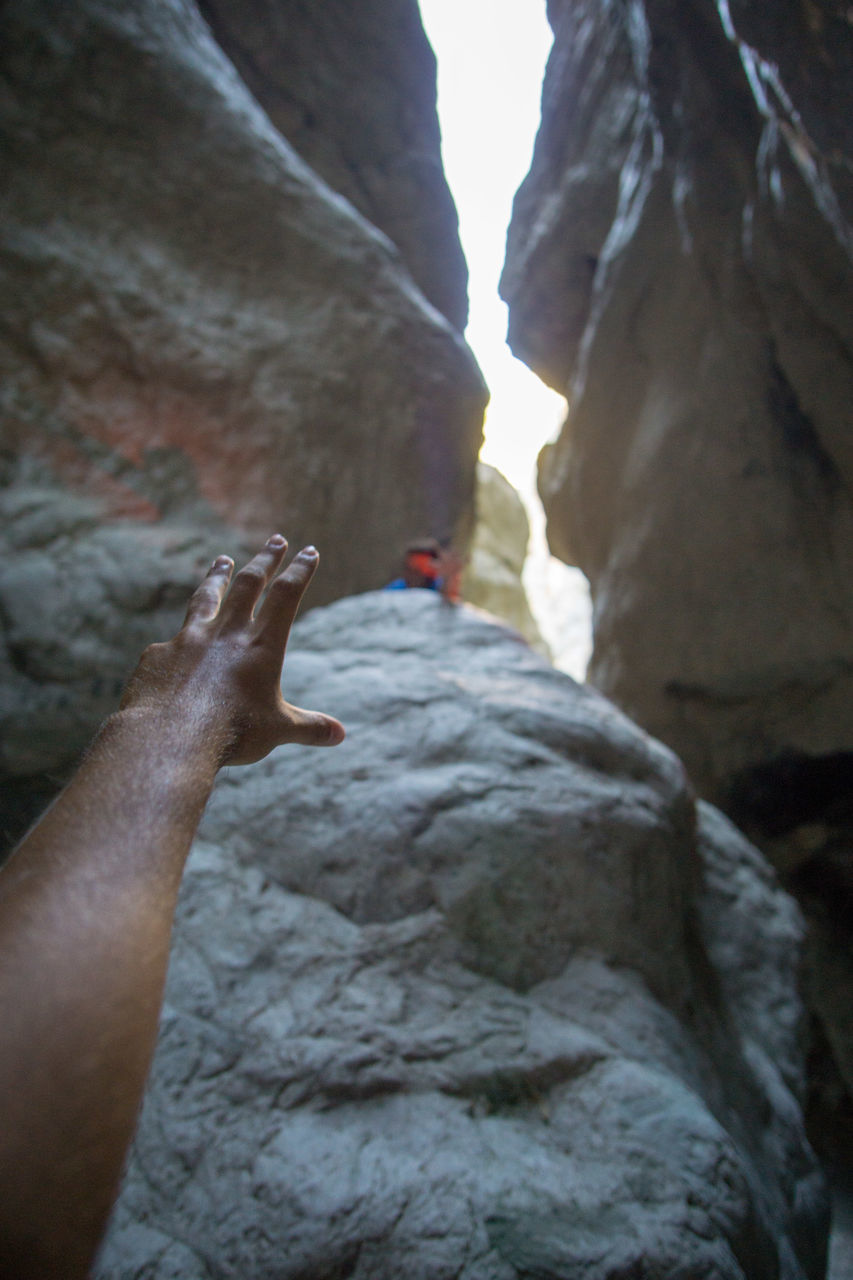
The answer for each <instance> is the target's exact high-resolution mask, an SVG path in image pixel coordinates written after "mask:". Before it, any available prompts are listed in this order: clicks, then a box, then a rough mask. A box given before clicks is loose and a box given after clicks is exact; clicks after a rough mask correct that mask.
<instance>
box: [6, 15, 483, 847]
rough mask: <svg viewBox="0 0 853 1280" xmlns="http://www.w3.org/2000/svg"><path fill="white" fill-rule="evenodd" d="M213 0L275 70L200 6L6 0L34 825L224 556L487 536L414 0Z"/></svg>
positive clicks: (17, 634)
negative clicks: (147, 648)
mask: <svg viewBox="0 0 853 1280" xmlns="http://www.w3.org/2000/svg"><path fill="white" fill-rule="evenodd" d="M204 11H205V13H207V14H208V15H209V16H210V19H211V22H213V23H214V25H215V27H216V29H217V30H220V29H223V30H225V36H227V39H226V38H225V36H223V41H224V44H225V45H226V46H227V47H228V48H229V49H232V50H233V51H234V56H235V59H236V61H237V64H239V66H240V67H241V68H242V67H243V66H244V65H246V64H248V63H250V64H251V66H250V67H249V70H248V71H247V76H248V78H247V79H246V80H244V79H242V78H241V76H240V74H238V70H237V69H236V67H235V63H232V62H231V61H230V60H229V57H228V56H227V53H226V52H225V51H224V50H223V47H222V46H221V45H220V44H218V43H217V41H216V39H215V38H214V36H213V34H212V33H211V29H210V28H209V26H208V25H207V23H206V22H205V21H204V18H203V16H202V13H201V12H200V11H199V10H198V9H197V8H196V6H195V4H193V3H191V0H133V3H131V4H122V5H114V4H111V3H107V2H106V0H103V2H102V3H99V0H74V3H72V4H63V5H57V4H54V3H50V2H49V0H44V2H43V3H42V2H40V0H10V3H6V4H4V5H3V7H2V14H0V23H2V39H0V86H1V87H2V96H1V97H0V148H2V151H0V164H2V169H3V175H4V177H3V183H2V190H0V221H1V223H2V225H0V291H2V296H3V307H2V317H0V370H2V390H0V467H2V482H3V490H2V495H0V515H2V529H0V541H2V547H3V555H2V557H0V622H2V641H0V694H2V697H0V705H2V712H0V739H2V761H1V762H0V775H2V782H3V786H4V794H5V796H6V799H7V804H6V810H5V812H6V816H7V826H6V836H7V839H8V836H9V835H10V834H14V831H15V829H16V828H19V827H20V825H21V821H15V820H11V819H10V818H9V815H10V814H11V813H12V812H13V810H14V809H15V807H16V805H17V806H18V808H19V809H20V818H21V820H23V819H25V818H26V816H27V814H28V812H29V810H30V809H31V808H32V807H33V806H34V805H36V804H37V803H38V802H40V801H41V800H42V799H43V797H44V795H46V794H48V793H49V792H50V790H52V789H53V788H54V787H55V785H56V779H57V778H58V777H61V776H62V774H63V772H64V771H65V769H66V768H67V767H68V764H69V762H70V761H71V760H73V758H74V757H75V756H76V754H77V753H78V752H79V750H80V749H81V747H82V746H83V744H84V743H85V742H86V741H87V739H88V738H89V737H90V735H91V733H92V731H93V729H94V727H95V726H96V725H97V723H98V722H99V720H100V719H101V718H102V717H103V715H104V714H106V712H107V711H108V710H110V709H111V708H112V706H114V704H115V699H116V692H117V689H118V688H119V687H120V685H121V682H122V679H123V678H124V676H125V675H126V674H127V671H128V667H129V664H131V663H132V662H133V661H134V659H135V657H136V656H137V655H138V653H139V650H140V648H141V646H142V645H143V644H144V643H147V642H148V641H149V640H151V639H153V638H159V637H162V636H164V635H166V634H169V632H170V631H171V630H173V629H174V628H175V626H176V625H177V623H178V621H179V619H180V616H181V611H182V610H181V607H182V605H183V602H184V601H185V600H186V597H187V594H188V592H189V591H190V590H191V588H192V586H193V584H194V583H195V582H196V581H197V580H198V578H199V575H200V574H201V573H202V572H203V570H204V568H206V565H207V563H208V562H209V560H210V559H211V558H212V556H213V555H214V554H216V553H217V552H219V551H221V550H226V549H227V550H228V551H230V552H231V553H232V554H236V555H237V556H240V555H243V554H245V553H246V552H247V551H248V550H249V548H254V545H255V544H256V543H257V541H258V539H259V538H264V537H266V536H267V534H268V533H269V532H270V530H272V529H277V528H281V530H282V531H283V532H285V533H286V534H287V536H288V537H289V538H290V539H291V542H292V544H293V545H294V546H301V545H303V544H305V543H307V542H309V541H310V542H315V543H316V544H317V545H318V546H319V547H320V549H321V552H322V553H323V554H324V564H323V567H322V570H321V573H320V574H319V576H318V579H317V583H316V587H315V588H314V589H313V590H312V603H315V604H316V603H320V602H322V601H323V600H329V599H334V598H335V597H337V596H340V595H343V594H347V593H351V592H357V591H363V590H365V589H367V588H371V587H377V586H379V585H381V584H382V583H383V582H385V581H388V580H389V579H390V578H391V577H393V576H394V575H395V574H396V572H397V571H398V567H399V560H400V556H401V552H402V548H403V546H404V545H405V543H406V541H407V540H408V539H410V538H411V537H414V536H423V535H426V534H430V535H432V536H436V537H445V536H453V537H454V538H455V539H456V541H457V543H458V544H459V545H460V546H461V547H463V548H464V547H465V546H466V545H467V542H468V540H469V538H470V536H471V532H472V525H473V519H474V488H475V465H476V458H477V452H478V449H479V444H480V439H481V427H482V415H483V408H484V403H485V398H486V392H485V388H484V385H483V382H482V378H481V376H480V374H479V371H478V369H477V367H476V365H475V362H474V360H473V357H472V356H471V353H470V352H469V350H468V348H467V347H466V346H465V344H464V341H463V340H462V338H461V336H460V331H461V326H462V325H463V324H464V320H465V314H466V270H465V264H464V260H463V257H462V252H461V248H460V245H459V240H458V235H457V228H456V215H455V210H454V207H453V204H452V201H451V198H450V195H449V192H448V190H447V187H446V184H445V181H444V176H443V171H442V168H441V157H440V147H439V134H438V125H437V120H436V115H435V61H434V57H433V55H432V52H431V50H430V48H429V45H428V43H427V41H426V38H425V36H424V33H423V30H422V29H421V26H420V21H419V14H418V11H417V6H416V4H415V3H414V0H404V2H403V3H396V4H359V5H355V6H353V5H344V4H337V5H332V4H327V5H323V6H316V7H311V6H304V5H300V4H296V3H291V4H272V3H266V4H256V5H253V6H251V7H250V6H242V5H236V4H235V5H231V6H228V5H224V4H216V5H210V6H206V7H205V10H204ZM259 32H261V33H262V35H261V36H259V34H258V33H259ZM380 33H383V34H382V38H381V40H380ZM259 41H260V44H261V46H262V47H261V48H260V49H259V48H258V44H259ZM392 54H393V56H392ZM377 65H379V66H381V67H382V68H385V69H386V71H385V74H384V75H382V76H380V75H379V72H378V70H377ZM270 66H272V67H273V68H274V69H275V70H274V71H270V70H269V67H270ZM296 67H299V68H301V69H302V72H301V75H299V76H297V75H296V74H295V73H294V68H296ZM250 71H253V72H254V74H249V72H250ZM267 73H268V74H267ZM276 75H280V76H281V77H283V79H284V80H285V81H287V82H288V83H291V84H292V100H291V99H288V102H287V103H285V102H284V100H283V98H282V95H281V93H280V92H279V89H280V84H279V83H278V81H276V78H275V76H276ZM312 76H316V78H314V79H312ZM254 91H257V95H258V96H255V92H254ZM266 107H269V110H268V111H267V110H266V109H265V108H266ZM296 117H298V120H299V123H298V126H297V124H296V123H295V121H296ZM277 125H281V128H279V127H277ZM282 129H285V130H286V136H285V133H284V132H282ZM300 150H301V151H302V153H303V154H300ZM329 184H331V185H329ZM336 186H337V187H338V188H339V190H337V189H335V188H336ZM342 197H346V198H342ZM350 200H352V201H353V203H350ZM380 228H381V229H380ZM386 233H387V234H386ZM389 236H390V237H391V238H392V239H394V238H396V243H392V241H391V239H389V238H388V237H389ZM418 282H420V283H422V284H423V285H424V287H425V289H426V290H427V293H428V294H429V298H427V296H425V294H424V293H423V292H421V290H420V288H419V287H418Z"/></svg>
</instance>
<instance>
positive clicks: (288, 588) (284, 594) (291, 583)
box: [270, 572, 304, 600]
mask: <svg viewBox="0 0 853 1280" xmlns="http://www.w3.org/2000/svg"><path fill="white" fill-rule="evenodd" d="M303 586H304V583H303V582H302V581H301V579H299V578H297V577H296V575H295V574H291V573H289V572H288V573H283V574H282V575H281V577H279V578H276V580H275V582H274V583H273V584H272V586H271V588H270V591H271V592H274V593H275V595H276V596H277V597H279V598H281V599H283V600H292V599H293V598H294V597H295V596H298V595H300V594H301V592H302V588H303Z"/></svg>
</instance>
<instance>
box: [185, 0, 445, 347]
mask: <svg viewBox="0 0 853 1280" xmlns="http://www.w3.org/2000/svg"><path fill="white" fill-rule="evenodd" d="M199 9H200V10H201V13H202V14H203V16H204V17H205V18H206V20H207V21H208V23H209V24H210V26H211V29H212V30H213V33H214V35H215V36H216V39H217V41H218V42H219V44H220V45H221V46H222V48H223V49H224V51H225V52H226V53H227V55H228V57H229V58H230V59H231V61H232V62H233V63H234V66H235V67H236V68H237V70H238V71H239V73H240V75H241V76H242V78H243V80H244V81H245V82H246V84H247V85H248V87H249V89H250V90H251V91H252V93H253V94H254V96H255V98H256V99H257V100H258V102H259V103H260V104H261V106H262V107H263V108H264V110H265V111H266V113H267V115H268V116H269V117H270V119H271V120H272V122H273V124H274V125H275V127H276V128H277V129H278V130H279V132H280V133H282V134H283V135H284V137H285V138H287V140H288V141H289V142H290V143H291V145H292V146H294V147H295V148H296V150H297V151H298V152H299V154H300V155H301V156H302V158H303V160H306V161H307V162H308V164H310V165H311V167H312V169H314V170H315V171H316V172H317V173H319V174H320V176H321V177H322V178H324V179H325V180H326V182H328V183H329V185H330V186H331V187H334V189H335V190H336V191H339V192H340V193H341V195H344V196H346V198H347V199H348V200H349V201H351V202H352V204H354V205H355V207H356V209H358V210H359V212H360V213H363V214H364V216H365V217H366V218H367V219H368V220H369V221H370V222H372V223H373V224H374V226H377V227H379V229H380V230H381V231H384V232H385V234H386V235H387V236H388V237H389V238H390V239H391V240H393V241H394V243H395V244H396V245H397V247H398V249H399V250H400V252H401V253H402V255H403V257H404V259H405V261H406V265H407V266H408V268H409V270H410V271H411V273H412V278H413V279H414V281H415V283H416V284H417V285H418V287H419V288H420V289H421V290H422V292H423V293H424V296H425V297H427V298H429V300H430V302H432V304H433V305H434V306H436V307H437V308H438V310H439V311H441V312H443V314H444V315H446V316H447V318H448V320H450V322H451V324H453V325H455V326H456V328H457V329H459V330H460V332H461V331H462V330H463V329H464V328H465V324H466V321H467V317H468V294H467V281H468V271H467V268H466V265H465V259H464V257H463V256H462V248H461V246H460V244H459V231H458V219H457V216H456V208H455V206H454V204H453V199H452V197H451V195H450V191H449V189H448V186H447V182H446V181H445V177H444V170H443V168H442V162H441V138H440V135H439V130H438V119H437V117H436V108H435V101H436V88H435V56H434V54H433V52H432V49H431V48H430V46H429V42H428V41H427V38H426V35H425V34H424V30H423V27H422V26H421V18H420V12H419V10H418V6H417V3H416V0H323V3H322V4H314V5H311V4H308V5H306V4H302V3H300V2H299V0H199Z"/></svg>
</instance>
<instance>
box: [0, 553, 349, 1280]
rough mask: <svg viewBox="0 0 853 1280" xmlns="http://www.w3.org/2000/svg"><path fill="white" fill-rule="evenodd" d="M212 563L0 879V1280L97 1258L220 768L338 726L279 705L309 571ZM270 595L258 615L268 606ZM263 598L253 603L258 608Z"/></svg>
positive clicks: (304, 558) (299, 559)
mask: <svg viewBox="0 0 853 1280" xmlns="http://www.w3.org/2000/svg"><path fill="white" fill-rule="evenodd" d="M286 550H287V543H286V541H285V539H284V538H283V537H281V535H280V534H274V535H273V536H272V537H271V538H270V539H269V540H268V541H267V543H266V545H265V546H264V548H263V549H262V550H261V551H260V552H259V553H258V554H257V555H256V556H255V557H254V558H253V560H251V561H250V563H249V564H248V565H246V566H245V567H244V568H243V569H242V570H241V571H240V573H238V574H237V575H236V577H235V579H234V582H233V584H231V585H230V587H229V582H230V577H231V570H232V568H233V564H232V562H231V560H230V559H229V558H228V557H227V556H220V557H218V558H217V559H216V560H215V561H214V562H213V565H212V566H211V568H210V570H209V572H208V574H207V576H206V578H205V580H204V581H203V582H202V583H201V585H200V586H199V588H198V590H197V591H196V592H195V593H194V595H193V597H192V599H191V600H190V602H189V606H188V609H187V616H186V619H185V621H184V625H183V627H182V628H181V630H180V631H179V632H178V634H177V635H176V636H175V637H174V638H173V639H172V640H171V641H168V642H167V643H165V644H155V645H151V646H149V648H148V649H146V651H145V653H144V654H143V655H142V658H141V660H140V663H139V666H138V667H137V670H136V672H135V673H134V675H133V676H132V677H131V680H130V682H129V684H128V686H127V688H126V690H125V693H124V698H123V700H122V707H123V710H122V711H120V712H119V713H118V714H117V715H116V716H113V717H112V718H111V719H110V720H109V721H108V722H107V724H106V725H105V726H104V728H103V730H102V732H101V733H100V734H99V736H98V738H97V740H96V742H95V744H94V746H93V747H92V749H91V751H90V753H89V755H88V757H87V759H86V760H85V762H84V764H83V765H82V767H81V769H80V771H79V772H78V774H77V776H76V777H75V779H74V781H73V783H72V784H71V785H70V786H69V787H68V789H67V790H66V791H65V792H64V794H63V795H62V796H61V797H60V799H59V800H58V802H57V803H56V804H55V805H54V807H53V808H52V809H51V810H50V812H49V813H48V814H47V815H46V816H45V817H44V819H43V820H42V821H41V823H40V824H39V825H38V827H36V828H35V830H34V831H33V832H32V833H31V834H30V835H29V836H28V837H27V839H26V840H25V841H24V843H23V845H22V846H21V847H20V849H19V850H18V852H17V853H16V854H15V855H14V856H13V858H12V859H11V861H10V862H9V864H8V865H7V866H6V867H5V868H4V869H3V871H2V872H0V1027H2V1033H0V1034H2V1039H0V1105H2V1108H3V1111H4V1114H3V1115H2V1118H0V1276H4V1277H5V1276H9V1277H15V1280H29V1278H30V1277H32V1278H33V1280H35V1278H36V1277H38V1280H50V1278H52V1277H62V1280H74V1278H75V1277H80V1276H84V1275H85V1274H86V1272H87V1270H88V1267H89V1265H90V1262H91V1259H92V1257H93V1255H94V1252H95V1249H96V1247H97V1244H98V1242H99V1239H100V1235H101V1231H102V1229H103V1226H104V1223H105V1221H106V1218H107V1215H108V1213H109V1209H110V1205H111V1202H112V1198H113V1195H114V1192H115V1189H116V1186H117V1183H118V1179H119V1176H120V1172H121V1166H122V1163H123V1160H124V1153H125V1151H126V1148H127V1145H128V1143H129V1141H130V1138H131V1136H132V1132H133V1126H134V1123H135V1120H136V1113H137V1110H138V1107H139V1101H140V1099H141V1097H142V1092H143V1088H144V1084H145V1078H146V1074H147V1071H148V1066H149V1063H150V1060H151V1055H152V1053H153V1049H154V1042H155V1038H156V1031H157V1021H158V1014H159V1009H160V1001H161V998H162V991H163V983H164V979H165V974H166V965H167V960H168V952H169V938H170V934H171V928H172V919H173V916H174V909H175V901H176V899H177V893H178V886H179V884H180V878H181V873H182V871H183V866H184V862H185V860H186V856H187V853H188V852H189V848H190V844H191V843H192V838H193V835H194V833H195V829H196V825H197V823H198V820H199V818H200V817H201V813H202V810H203V809H204V805H205V803H206V801H207V797H208V795H209V794H210V790H211V787H212V785H213V780H214V777H215V774H216V770H217V769H218V767H219V766H220V765H221V764H223V763H225V762H226V761H228V762H229V763H233V764H248V763H251V762H253V761H255V760H261V759H263V757H264V756H266V755H267V754H268V753H269V752H270V751H272V750H273V748H274V747H276V746H279V745H280V744H282V743H285V742H294V743H297V742H298V743H303V744H305V745H312V746H334V745H335V744H336V743H338V742H340V741H341V740H342V739H343V737H344V729H343V726H342V725H341V724H340V723H339V722H338V721H337V720H335V719H333V718H332V717H330V716H326V715H323V714H322V713H321V712H315V711H305V710H303V709H302V708H300V707H294V706H292V705H291V704H290V703H288V702H285V701H284V698H283V697H282V693H281V668H282V660H283V657H284V650H285V645H286V643H287V638H288V635H289V633H290V627H291V625H292V623H293V619H294V617H295V615H296V610H297V608H298V606H299V601H300V599H301V597H302V594H303V592H304V591H305V589H306V587H307V586H308V583H309V582H310V580H311V577H312V575H313V573H314V570H315V568H316V566H317V552H316V551H315V550H314V548H311V547H307V548H305V550H304V551H302V552H300V554H299V555H298V556H296V557H294V559H293V560H292V561H291V563H290V564H289V565H288V566H287V568H286V569H284V570H283V571H281V570H282V565H283V562H284V557H285V553H286ZM266 588H269V589H268V591H267V592H266V595H265V596H264V595H263V593H264V591H265V590H266ZM262 597H263V598H262Z"/></svg>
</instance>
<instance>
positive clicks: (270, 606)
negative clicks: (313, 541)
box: [257, 547, 320, 656]
mask: <svg viewBox="0 0 853 1280" xmlns="http://www.w3.org/2000/svg"><path fill="white" fill-rule="evenodd" d="M319 560H320V556H319V553H318V552H317V549H316V547H304V548H303V550H302V551H300V552H299V554H298V555H296V556H294V557H293V559H292V560H291V562H290V564H289V565H288V566H287V568H286V569H285V570H284V572H283V573H280V574H279V575H278V577H277V578H276V580H275V581H274V582H273V584H272V586H271V587H270V589H269V592H268V593H267V598H266V600H265V601H264V603H263V605H262V607H261V609H260V610H259V612H258V619H257V621H258V635H259V637H260V639H261V640H262V642H263V643H264V644H265V645H269V646H270V647H271V648H274V649H276V650H278V651H280V652H281V654H282V656H283V655H284V650H285V647H286V645H287V638H288V636H289V635H290V628H291V627H292V626H293V620H294V618H295V617H296V613H297V610H298V609H299V604H300V601H301V600H302V597H303V595H304V594H305V591H306V589H307V587H308V584H309V582H310V581H311V579H312V578H313V577H314V573H315V571H316V569H317V565H318V563H319Z"/></svg>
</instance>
